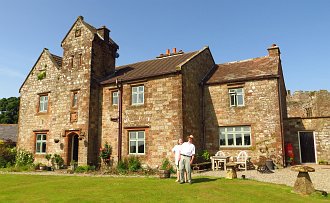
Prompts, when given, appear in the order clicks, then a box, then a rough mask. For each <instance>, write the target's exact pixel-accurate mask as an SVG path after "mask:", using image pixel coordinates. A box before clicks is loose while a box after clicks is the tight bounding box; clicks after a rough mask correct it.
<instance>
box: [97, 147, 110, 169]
mask: <svg viewBox="0 0 330 203" xmlns="http://www.w3.org/2000/svg"><path fill="white" fill-rule="evenodd" d="M111 154H112V147H111V146H110V145H109V144H108V143H107V142H106V143H105V144H104V148H100V156H99V157H100V158H101V159H102V161H103V163H104V164H105V165H110V157H111Z"/></svg>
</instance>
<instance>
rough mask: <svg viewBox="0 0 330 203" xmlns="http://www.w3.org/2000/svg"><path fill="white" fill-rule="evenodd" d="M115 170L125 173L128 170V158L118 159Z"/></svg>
mask: <svg viewBox="0 0 330 203" xmlns="http://www.w3.org/2000/svg"><path fill="white" fill-rule="evenodd" d="M117 170H118V172H119V173H127V170H128V160H127V158H125V159H124V160H120V161H118V163H117Z"/></svg>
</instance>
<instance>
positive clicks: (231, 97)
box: [230, 94, 236, 106]
mask: <svg viewBox="0 0 330 203" xmlns="http://www.w3.org/2000/svg"><path fill="white" fill-rule="evenodd" d="M235 100H236V99H235V95H233V94H232V95H230V106H236V102H235Z"/></svg>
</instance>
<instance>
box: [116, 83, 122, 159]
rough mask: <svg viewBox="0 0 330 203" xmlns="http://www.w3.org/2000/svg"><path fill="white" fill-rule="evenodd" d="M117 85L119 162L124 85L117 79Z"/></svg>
mask: <svg viewBox="0 0 330 203" xmlns="http://www.w3.org/2000/svg"><path fill="white" fill-rule="evenodd" d="M116 85H117V88H118V94H119V97H118V161H121V151H122V129H123V128H122V125H123V124H122V121H123V119H122V114H123V113H122V112H123V102H122V101H123V96H122V95H123V85H122V83H121V81H120V80H118V79H116Z"/></svg>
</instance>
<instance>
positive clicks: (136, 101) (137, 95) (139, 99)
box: [132, 85, 144, 105]
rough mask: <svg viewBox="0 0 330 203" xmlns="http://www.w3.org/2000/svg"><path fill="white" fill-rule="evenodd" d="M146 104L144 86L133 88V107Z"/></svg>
mask: <svg viewBox="0 0 330 203" xmlns="http://www.w3.org/2000/svg"><path fill="white" fill-rule="evenodd" d="M141 104H144V86H143V85H141V86H135V87H132V105H141Z"/></svg>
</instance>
